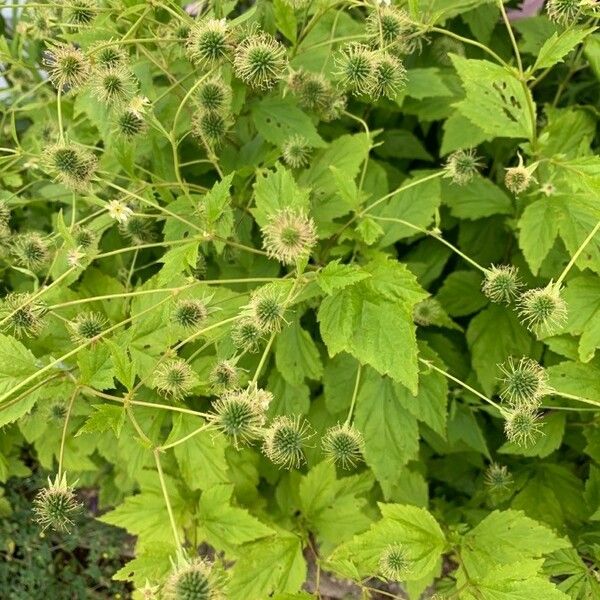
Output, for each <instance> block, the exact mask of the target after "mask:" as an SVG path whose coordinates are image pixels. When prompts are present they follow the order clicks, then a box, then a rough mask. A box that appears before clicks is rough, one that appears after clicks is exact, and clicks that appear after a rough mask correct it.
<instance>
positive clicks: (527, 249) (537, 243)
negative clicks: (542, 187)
mask: <svg viewBox="0 0 600 600" xmlns="http://www.w3.org/2000/svg"><path fill="white" fill-rule="evenodd" d="M558 219H559V213H558V211H557V210H556V207H555V206H554V203H553V202H552V200H550V199H545V198H542V199H541V200H536V201H535V202H532V203H531V204H529V205H528V206H527V207H526V208H525V210H524V211H523V214H522V215H521V218H520V219H519V230H520V233H519V247H520V248H521V250H523V255H524V256H525V260H527V264H528V265H529V267H530V269H531V272H532V273H533V274H534V275H535V274H537V273H538V271H539V270H540V267H541V266H542V262H543V261H544V259H545V258H546V256H547V255H548V252H550V250H551V249H552V246H554V241H555V240H556V236H557V235H558V229H559V220H558Z"/></svg>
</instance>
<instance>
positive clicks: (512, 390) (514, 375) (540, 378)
mask: <svg viewBox="0 0 600 600" xmlns="http://www.w3.org/2000/svg"><path fill="white" fill-rule="evenodd" d="M500 371H501V372H502V377H501V378H500V382H501V389H500V397H501V398H502V400H504V401H505V402H508V403H509V404H510V405H511V406H514V407H519V406H527V407H532V408H537V406H538V405H539V403H540V400H541V399H542V398H543V397H544V396H545V395H546V394H549V393H550V392H551V389H550V387H549V386H548V375H547V373H546V370H545V369H544V367H542V366H541V365H540V364H538V363H537V362H536V361H535V360H533V359H532V358H527V357H523V358H521V359H520V360H519V361H518V362H515V360H514V359H513V358H512V357H510V358H509V359H508V360H507V361H506V363H504V364H503V365H500Z"/></svg>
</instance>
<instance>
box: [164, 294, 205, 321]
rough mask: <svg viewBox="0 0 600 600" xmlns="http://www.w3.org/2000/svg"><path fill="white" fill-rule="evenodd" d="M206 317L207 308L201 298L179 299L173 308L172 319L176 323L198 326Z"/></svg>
mask: <svg viewBox="0 0 600 600" xmlns="http://www.w3.org/2000/svg"><path fill="white" fill-rule="evenodd" d="M206 317H208V308H207V307H206V304H205V303H204V302H203V301H202V300H198V299H196V298H192V299H189V300H179V301H178V302H177V304H175V307H174V309H173V313H172V317H171V318H172V319H173V321H174V322H175V323H177V324H178V325H181V326H182V327H187V328H194V327H198V326H199V325H200V324H202V323H203V322H204V321H205V320H206Z"/></svg>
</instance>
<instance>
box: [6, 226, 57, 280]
mask: <svg viewBox="0 0 600 600" xmlns="http://www.w3.org/2000/svg"><path fill="white" fill-rule="evenodd" d="M11 254H12V255H13V256H14V257H15V261H16V262H17V264H18V265H19V266H20V267H24V268H25V269H29V270H30V271H37V270H39V269H40V268H41V267H43V266H44V265H45V264H46V263H47V262H48V260H50V250H49V249H48V244H47V243H46V241H45V240H44V239H43V238H42V236H41V235H39V234H38V233H23V234H20V235H18V236H16V237H15V239H14V240H13V243H12V248H11Z"/></svg>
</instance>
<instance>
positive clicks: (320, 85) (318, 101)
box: [288, 70, 331, 112]
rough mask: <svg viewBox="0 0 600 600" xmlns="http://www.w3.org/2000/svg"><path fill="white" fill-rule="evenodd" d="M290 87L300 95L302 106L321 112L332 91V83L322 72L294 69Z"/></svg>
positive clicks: (290, 78) (289, 83) (289, 82)
mask: <svg viewBox="0 0 600 600" xmlns="http://www.w3.org/2000/svg"><path fill="white" fill-rule="evenodd" d="M288 88H289V89H290V91H291V92H292V93H293V94H294V95H296V96H297V97H298V101H299V102H298V103H299V104H300V106H301V107H302V108H305V109H307V110H314V111H316V112H319V111H320V110H321V109H322V108H323V106H324V105H325V102H326V101H327V97H328V95H329V93H330V92H331V84H330V83H329V81H328V80H327V79H326V78H325V77H324V76H323V75H321V74H320V73H310V72H308V71H304V70H300V71H294V72H293V73H292V74H291V75H290V77H288Z"/></svg>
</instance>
